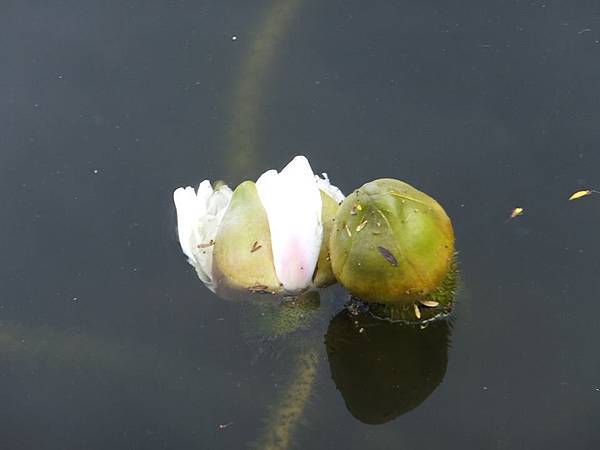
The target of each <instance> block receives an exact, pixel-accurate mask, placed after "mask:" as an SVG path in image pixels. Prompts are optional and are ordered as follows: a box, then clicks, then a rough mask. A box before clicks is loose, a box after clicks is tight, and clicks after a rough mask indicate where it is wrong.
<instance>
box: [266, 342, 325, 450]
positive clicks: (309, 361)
mask: <svg viewBox="0 0 600 450" xmlns="http://www.w3.org/2000/svg"><path fill="white" fill-rule="evenodd" d="M318 366H319V359H318V356H317V352H316V350H315V349H309V350H306V351H304V353H302V354H300V357H299V358H298V363H297V366H296V370H295V371H294V373H293V374H292V377H291V379H292V382H291V384H290V385H289V386H287V388H286V389H283V391H282V394H283V396H282V398H281V401H280V403H279V404H278V405H277V407H276V408H275V409H274V410H273V412H272V415H271V417H270V418H269V421H268V422H267V430H266V433H265V435H264V436H263V438H262V440H261V443H260V444H259V445H258V446H257V448H258V449H260V450H285V449H287V448H288V447H289V445H290V441H291V438H292V435H293V432H294V429H295V427H296V424H297V423H298V420H299V419H300V418H301V417H302V414H303V413H304V409H305V407H306V403H307V402H308V399H309V398H310V394H311V392H312V388H313V384H314V382H315V378H316V375H317V369H318Z"/></svg>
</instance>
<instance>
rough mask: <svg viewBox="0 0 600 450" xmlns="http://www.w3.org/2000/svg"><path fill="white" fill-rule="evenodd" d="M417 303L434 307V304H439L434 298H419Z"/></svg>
mask: <svg viewBox="0 0 600 450" xmlns="http://www.w3.org/2000/svg"><path fill="white" fill-rule="evenodd" d="M419 303H420V304H421V305H423V306H427V307H428V308H435V307H436V306H440V304H439V303H438V302H436V301H434V300H419Z"/></svg>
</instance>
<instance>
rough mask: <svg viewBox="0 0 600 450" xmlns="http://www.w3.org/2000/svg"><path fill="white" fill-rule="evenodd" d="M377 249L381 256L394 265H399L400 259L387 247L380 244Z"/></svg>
mask: <svg viewBox="0 0 600 450" xmlns="http://www.w3.org/2000/svg"><path fill="white" fill-rule="evenodd" d="M377 251H379V253H380V254H381V256H383V257H384V258H385V259H386V260H387V261H388V262H389V263H390V264H391V265H392V266H394V267H398V260H397V259H396V257H395V256H394V254H393V253H392V252H390V251H389V250H388V249H387V248H385V247H381V246H378V247H377Z"/></svg>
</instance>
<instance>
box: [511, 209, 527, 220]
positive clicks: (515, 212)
mask: <svg viewBox="0 0 600 450" xmlns="http://www.w3.org/2000/svg"><path fill="white" fill-rule="evenodd" d="M523 211H525V210H524V209H523V208H520V207H517V208H515V209H513V210H512V212H511V213H510V217H509V219H514V218H515V217H517V216H520V215H522V214H523Z"/></svg>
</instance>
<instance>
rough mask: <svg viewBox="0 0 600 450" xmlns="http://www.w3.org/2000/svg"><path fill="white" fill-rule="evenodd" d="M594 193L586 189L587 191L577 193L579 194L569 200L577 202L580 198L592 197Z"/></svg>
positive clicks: (576, 193)
mask: <svg viewBox="0 0 600 450" xmlns="http://www.w3.org/2000/svg"><path fill="white" fill-rule="evenodd" d="M593 193H594V191H592V190H591V189H586V190H583V191H577V192H575V193H574V194H573V195H571V196H570V197H569V200H577V199H578V198H581V197H586V196H588V195H591V194H593Z"/></svg>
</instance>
